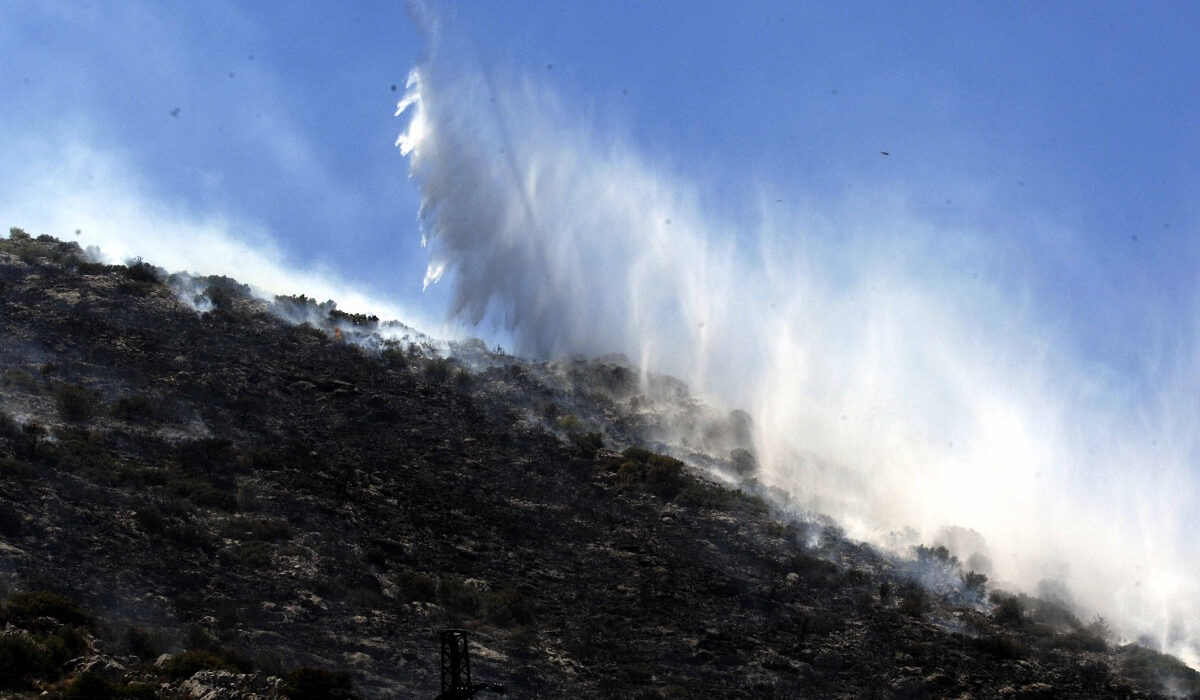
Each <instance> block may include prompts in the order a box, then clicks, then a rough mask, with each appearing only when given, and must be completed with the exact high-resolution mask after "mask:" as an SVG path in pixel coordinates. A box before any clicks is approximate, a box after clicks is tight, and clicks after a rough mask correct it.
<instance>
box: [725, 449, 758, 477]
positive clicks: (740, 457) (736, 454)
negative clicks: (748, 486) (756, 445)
mask: <svg viewBox="0 0 1200 700" xmlns="http://www.w3.org/2000/svg"><path fill="white" fill-rule="evenodd" d="M729 461H730V462H732V463H733V470H734V471H735V472H737V473H738V474H740V475H742V476H749V475H750V474H753V473H755V472H757V471H758V460H757V459H755V458H754V454H753V453H751V452H750V450H746V449H742V448H740V447H739V448H737V449H735V450H733V451H731V452H730V453H729Z"/></svg>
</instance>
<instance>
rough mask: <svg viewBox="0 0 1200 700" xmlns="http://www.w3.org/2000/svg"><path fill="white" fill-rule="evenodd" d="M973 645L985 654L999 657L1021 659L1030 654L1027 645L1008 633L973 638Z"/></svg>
mask: <svg viewBox="0 0 1200 700" xmlns="http://www.w3.org/2000/svg"><path fill="white" fill-rule="evenodd" d="M971 643H972V645H973V646H974V647H975V648H976V649H978V650H979V651H982V652H983V653H985V654H988V655H990V656H994V657H996V658H998V659H1020V658H1024V657H1025V655H1026V654H1028V653H1029V652H1028V650H1027V649H1026V648H1025V645H1023V644H1021V642H1020V641H1019V640H1017V639H1016V638H1015V637H1012V636H1010V635H1007V634H990V635H986V636H983V637H977V638H975V639H973V640H971Z"/></svg>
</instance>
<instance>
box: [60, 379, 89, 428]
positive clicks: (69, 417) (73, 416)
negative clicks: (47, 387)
mask: <svg viewBox="0 0 1200 700" xmlns="http://www.w3.org/2000/svg"><path fill="white" fill-rule="evenodd" d="M54 403H55V406H56V407H57V408H58V415H59V416H61V417H62V419H63V420H66V421H70V422H72V423H83V422H85V421H87V420H90V419H91V418H92V416H93V415H95V413H96V397H95V396H93V395H92V392H90V391H88V390H87V389H85V388H84V387H81V386H79V385H78V384H63V385H61V386H60V387H58V389H57V390H56V391H55V392H54Z"/></svg>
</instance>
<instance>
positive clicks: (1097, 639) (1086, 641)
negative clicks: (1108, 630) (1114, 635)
mask: <svg viewBox="0 0 1200 700" xmlns="http://www.w3.org/2000/svg"><path fill="white" fill-rule="evenodd" d="M1049 646H1050V648H1051V649H1061V650H1064V651H1072V652H1080V651H1108V642H1106V641H1104V637H1102V636H1100V635H1098V634H1096V633H1095V632H1092V631H1090V630H1087V629H1077V630H1071V631H1070V632H1067V633H1066V634H1062V635H1059V636H1057V637H1054V638H1053V639H1052V640H1050V644H1049Z"/></svg>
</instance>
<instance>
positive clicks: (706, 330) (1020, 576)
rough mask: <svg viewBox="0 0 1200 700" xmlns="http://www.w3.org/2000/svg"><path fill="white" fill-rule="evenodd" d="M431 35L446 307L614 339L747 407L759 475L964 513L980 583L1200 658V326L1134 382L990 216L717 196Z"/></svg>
mask: <svg viewBox="0 0 1200 700" xmlns="http://www.w3.org/2000/svg"><path fill="white" fill-rule="evenodd" d="M434 39H435V41H434V44H435V46H434V48H433V50H432V57H431V58H430V59H428V60H427V61H426V62H425V63H423V64H422V65H421V66H420V67H419V68H417V69H416V70H414V71H413V73H412V76H411V80H410V85H409V94H408V96H407V97H406V98H405V100H404V101H403V102H402V103H401V108H400V112H401V113H403V114H404V115H405V116H406V117H407V118H408V119H409V120H410V121H409V124H408V126H407V128H406V131H405V133H404V134H403V135H402V136H401V138H400V141H399V142H398V145H399V146H400V147H401V149H402V150H403V151H404V152H405V153H406V154H407V155H408V156H409V159H410V165H411V173H412V177H413V178H414V179H415V181H416V184H417V186H418V188H419V189H420V191H421V194H422V201H423V204H422V209H421V217H422V222H423V230H424V236H425V238H426V244H427V246H428V249H429V255H430V264H429V271H428V274H427V276H426V282H427V283H436V282H441V283H444V284H449V285H451V286H452V289H453V302H452V305H451V309H450V314H451V315H452V316H453V317H455V318H457V319H459V320H462V321H465V322H467V323H470V324H474V325H478V326H483V327H484V328H485V329H487V328H490V329H491V331H492V332H493V333H496V334H498V335H503V336H505V337H506V338H509V339H511V341H512V342H513V343H514V344H515V346H516V348H517V350H518V351H519V352H523V353H527V354H532V355H537V356H561V355H570V354H586V355H598V354H602V353H608V352H619V353H624V354H625V355H626V356H628V357H629V358H632V359H633V361H634V362H635V363H636V364H638V365H639V366H640V367H641V368H642V369H643V370H647V371H650V370H652V371H657V372H667V373H670V374H673V375H675V376H678V377H680V378H681V379H683V380H685V381H687V382H688V383H689V385H690V386H691V388H692V390H693V392H695V393H698V394H701V395H704V396H707V397H709V399H710V400H712V401H714V402H717V403H720V404H722V405H725V406H727V407H730V408H734V407H737V408H745V409H747V410H749V411H750V412H751V414H753V416H754V419H755V426H756V430H757V435H756V449H757V452H758V456H759V460H760V462H761V463H762V464H763V467H764V472H765V480H767V481H769V482H771V483H773V484H774V485H777V486H779V487H781V488H783V489H785V490H787V491H788V492H790V493H791V494H792V495H793V496H794V497H795V499H796V500H797V502H799V503H802V504H805V505H806V506H808V507H811V508H814V509H817V510H820V511H823V512H827V513H829V514H831V515H833V516H834V517H836V518H838V519H839V520H840V522H841V523H842V524H843V525H844V526H845V527H846V528H847V530H848V531H849V532H850V533H851V534H852V535H855V536H858V537H862V538H865V539H869V540H871V541H874V542H877V543H880V544H882V545H886V544H888V543H900V544H904V543H907V542H908V540H906V539H905V538H903V537H900V538H897V537H896V536H895V534H894V533H896V532H900V531H903V530H904V528H912V529H913V531H914V532H915V533H916V537H915V539H918V540H921V541H925V542H933V541H935V539H936V538H937V537H938V533H939V532H946V528H947V527H951V526H953V527H959V528H970V529H971V530H974V531H975V532H977V533H979V535H980V536H981V537H982V541H983V542H985V543H986V547H980V549H986V551H978V552H961V553H960V554H961V556H962V557H963V558H964V559H966V558H967V557H968V556H970V555H972V554H977V555H979V556H980V557H986V558H987V560H990V562H991V564H992V566H993V576H992V577H993V580H994V581H999V582H1001V583H1002V584H1007V585H1011V586H1015V587H1022V588H1024V589H1026V590H1029V591H1031V592H1036V591H1037V590H1038V585H1039V583H1040V582H1043V581H1057V582H1061V584H1064V585H1065V586H1066V587H1067V589H1068V590H1069V591H1070V593H1071V595H1072V596H1073V597H1074V599H1075V600H1076V601H1077V602H1078V603H1079V604H1080V605H1081V607H1082V608H1083V609H1084V610H1091V611H1094V612H1100V613H1102V614H1104V615H1106V616H1108V617H1110V619H1112V620H1113V621H1114V623H1115V624H1116V626H1117V627H1118V629H1119V631H1120V632H1122V633H1123V634H1125V635H1128V636H1130V637H1135V636H1138V635H1143V634H1147V635H1150V636H1151V638H1152V639H1153V641H1154V642H1156V643H1158V644H1160V645H1161V646H1162V647H1163V648H1165V649H1167V650H1170V651H1173V652H1175V653H1179V654H1181V655H1183V657H1184V658H1185V659H1186V660H1189V661H1191V662H1193V663H1194V662H1195V661H1196V660H1197V653H1196V652H1197V647H1196V646H1195V644H1196V633H1197V629H1196V628H1195V625H1196V623H1195V620H1197V619H1200V618H1198V617H1197V613H1198V612H1200V607H1198V605H1197V604H1198V602H1200V591H1198V590H1197V588H1196V582H1197V580H1200V579H1198V577H1197V575H1198V574H1200V571H1198V570H1197V568H1198V565H1197V562H1196V559H1195V558H1194V557H1193V556H1191V547H1192V543H1193V542H1195V541H1196V539H1195V535H1196V534H1197V532H1196V526H1195V523H1196V519H1195V517H1194V516H1193V515H1192V514H1193V513H1194V512H1195V507H1196V505H1197V502H1196V501H1197V498H1196V485H1195V480H1194V476H1193V468H1194V465H1195V459H1196V456H1197V455H1196V453H1195V448H1196V439H1197V438H1196V435H1197V434H1198V433H1197V430H1196V428H1197V427H1200V415H1197V406H1196V402H1195V400H1194V397H1195V396H1197V395H1200V394H1197V393H1196V391H1195V390H1196V389H1197V388H1200V387H1198V386H1197V381H1196V378H1197V376H1200V375H1198V374H1197V372H1196V369H1197V368H1196V367H1195V366H1194V361H1192V360H1194V358H1196V356H1197V355H1196V352H1195V347H1196V346H1195V345H1194V344H1193V343H1192V339H1191V337H1190V336H1189V337H1187V338H1184V339H1183V340H1178V339H1177V340H1176V341H1175V345H1173V346H1171V345H1166V344H1164V345H1163V347H1161V348H1158V350H1157V351H1156V352H1154V353H1153V355H1152V360H1153V363H1152V366H1149V365H1148V366H1147V367H1146V368H1142V369H1143V370H1144V371H1143V372H1140V373H1139V376H1142V377H1149V378H1150V380H1148V381H1141V382H1139V385H1138V386H1136V387H1135V386H1132V385H1130V383H1125V382H1123V379H1122V376H1121V375H1119V374H1117V373H1113V372H1111V371H1108V370H1106V369H1105V368H1104V367H1102V366H1099V365H1093V364H1089V363H1087V362H1085V361H1084V360H1082V359H1081V357H1080V355H1079V354H1078V353H1077V352H1075V351H1073V350H1072V348H1073V347H1076V344H1077V342H1078V340H1077V339H1075V338H1072V337H1070V335H1069V332H1068V330H1067V329H1064V328H1060V327H1057V326H1056V325H1055V324H1052V323H1050V322H1048V321H1047V320H1046V319H1047V318H1050V317H1051V315H1050V314H1047V313H1045V310H1044V309H1041V308H1040V307H1039V303H1038V299H1036V298H1033V297H1031V296H1030V294H1029V292H1028V291H1027V290H1026V289H1025V288H1023V287H1022V286H1021V284H1020V282H1019V281H1017V280H1014V279H1013V278H1012V277H1011V276H1010V275H1009V272H1010V270H1009V268H1007V267H1006V262H1008V261H1007V259H1006V253H1005V248H1004V245H1003V241H1004V239H1005V237H1006V233H1005V232H1004V231H975V230H953V231H950V230H940V229H938V228H936V227H935V226H933V225H932V224H929V223H925V222H923V221H921V220H920V219H919V218H918V217H916V216H915V215H913V214H912V213H910V212H909V211H908V209H907V208H906V206H905V197H904V196H903V193H884V192H880V193H872V194H869V195H868V194H860V195H859V196H858V198H857V199H854V200H853V201H850V200H845V201H836V202H823V203H810V204H808V205H806V206H796V205H792V206H791V208H788V205H786V204H781V203H779V202H777V201H776V200H777V199H779V198H777V197H775V196H774V195H773V193H767V192H764V193H763V194H762V196H761V197H760V198H758V199H756V200H753V201H738V202H730V201H715V200H713V198H712V197H711V196H709V195H708V194H706V191H705V190H704V189H703V188H702V187H700V186H697V185H695V184H692V182H690V181H689V179H688V178H685V177H683V176H680V175H679V174H676V173H673V172H670V171H668V170H667V169H665V168H662V167H658V166H656V165H655V164H654V163H653V162H651V161H650V159H649V158H647V157H645V156H643V155H641V154H640V153H639V152H638V151H637V149H635V148H634V147H633V146H631V145H629V143H631V141H630V140H628V139H622V138H621V137H620V136H619V135H612V134H608V133H602V132H600V131H599V130H597V129H593V128H589V127H588V126H587V124H586V123H585V121H584V120H583V119H582V118H580V117H579V116H577V115H575V114H573V113H572V112H571V110H570V109H569V108H568V107H567V106H566V105H564V104H563V103H562V102H560V101H559V100H558V99H557V98H556V97H555V96H554V95H553V94H550V93H549V92H548V91H547V90H545V89H542V88H540V87H539V86H538V85H537V84H536V83H534V82H532V81H530V80H528V79H522V78H517V77H513V76H510V75H506V74H504V73H503V72H501V70H500V69H498V68H496V67H495V66H494V65H492V66H487V67H481V64H482V62H472V61H469V60H462V59H461V57H462V56H464V55H465V56H469V55H471V51H469V50H465V51H464V50H448V49H447V47H446V46H445V44H440V45H439V43H438V42H444V41H445V38H444V37H434ZM461 48H462V47H457V49H461ZM450 56H458V57H460V58H459V59H453V60H452V59H450V58H448V57H450ZM1164 337H1170V336H1169V334H1164ZM977 561H983V559H978V558H977ZM1048 585H1049V586H1054V585H1057V584H1043V585H1042V587H1043V589H1044V588H1045V587H1046V586H1048Z"/></svg>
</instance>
